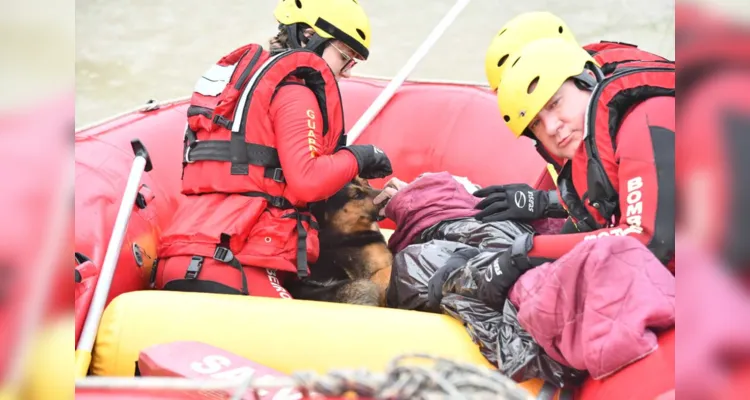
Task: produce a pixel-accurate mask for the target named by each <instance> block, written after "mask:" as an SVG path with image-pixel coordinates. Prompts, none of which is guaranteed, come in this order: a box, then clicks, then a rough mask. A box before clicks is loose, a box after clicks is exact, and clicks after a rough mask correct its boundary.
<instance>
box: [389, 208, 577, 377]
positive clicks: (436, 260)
mask: <svg viewBox="0 0 750 400" xmlns="http://www.w3.org/2000/svg"><path fill="white" fill-rule="evenodd" d="M529 231H531V228H530V227H528V226H527V225H523V224H517V223H515V222H507V221H503V222H495V223H489V224H487V223H484V224H483V223H481V222H479V221H476V220H475V219H473V218H466V219H460V220H452V221H446V222H443V223H440V224H437V225H436V226H434V227H432V228H429V229H428V230H426V231H425V232H423V233H422V239H425V240H426V242H424V243H420V244H412V245H410V246H408V247H406V248H405V249H404V250H402V251H401V252H399V253H397V254H396V255H395V257H394V261H393V268H392V270H391V282H390V285H389V287H388V291H387V295H386V296H387V303H388V306H389V307H393V308H401V309H408V310H418V311H432V310H429V309H428V307H427V291H428V284H429V280H430V278H431V277H432V275H434V274H435V272H436V271H437V270H438V269H439V268H440V267H442V266H443V265H445V263H446V262H447V261H448V259H450V258H451V256H452V255H453V253H455V252H457V251H460V250H463V249H467V248H470V247H472V246H470V245H468V244H464V243H469V244H471V245H473V246H474V247H479V248H482V247H484V248H485V249H486V250H484V251H481V252H480V253H479V254H478V255H477V256H475V257H473V258H471V259H470V260H469V261H468V262H467V264H466V266H464V267H463V268H459V269H457V270H456V271H454V272H453V273H452V274H451V275H450V276H449V277H448V279H447V280H446V282H445V284H444V285H443V299H442V302H441V304H440V307H441V311H442V312H444V313H446V314H448V315H450V316H452V317H453V318H456V319H457V320H459V321H461V322H462V323H463V324H464V325H465V326H466V329H467V331H468V333H469V335H470V336H471V338H472V340H473V341H474V342H475V343H476V344H477V345H478V346H479V349H480V352H481V353H482V355H484V357H485V358H487V360H489V361H490V362H491V363H493V364H495V365H497V366H498V367H499V368H500V370H502V371H503V372H504V373H505V374H507V375H508V376H511V377H512V378H513V379H514V380H516V381H518V382H520V381H523V380H527V379H530V378H535V377H538V378H542V379H544V380H546V381H548V382H550V383H553V384H555V385H557V386H559V387H562V386H563V385H567V384H572V383H574V382H575V383H577V382H578V381H579V380H580V379H581V378H582V377H583V376H585V373H584V372H580V371H577V370H574V369H571V368H568V367H565V366H562V365H561V364H559V363H557V362H556V361H555V360H553V359H551V358H550V357H549V356H547V355H546V354H545V353H544V351H543V349H541V348H540V347H539V345H538V344H536V342H534V340H533V338H532V337H531V336H530V335H529V334H528V332H526V331H525V330H523V328H522V327H521V326H520V325H519V324H518V319H517V317H516V311H515V308H514V307H513V305H512V304H511V303H510V302H506V305H505V310H504V313H500V312H498V311H495V310H494V309H492V308H490V307H488V306H486V305H485V304H484V303H482V302H481V301H479V300H478V299H477V298H476V297H477V296H476V292H477V285H476V282H475V281H474V277H473V275H472V270H474V269H476V270H478V271H479V272H481V273H483V272H484V271H485V270H486V269H487V267H488V266H489V265H491V264H492V261H493V260H494V259H495V258H496V257H497V256H498V254H499V251H502V250H504V249H506V248H508V247H510V245H511V244H512V243H513V241H514V240H515V238H516V236H518V235H521V234H523V233H525V232H529ZM430 238H432V239H433V240H430ZM434 239H437V240H434ZM440 239H449V240H440ZM509 307H510V308H509Z"/></svg>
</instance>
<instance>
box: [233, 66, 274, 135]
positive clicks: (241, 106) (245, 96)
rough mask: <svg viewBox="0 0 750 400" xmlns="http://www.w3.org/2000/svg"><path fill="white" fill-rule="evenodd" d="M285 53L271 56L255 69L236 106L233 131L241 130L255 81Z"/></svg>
mask: <svg viewBox="0 0 750 400" xmlns="http://www.w3.org/2000/svg"><path fill="white" fill-rule="evenodd" d="M285 54H286V52H283V53H279V54H277V55H275V56H272V57H269V58H268V59H267V60H266V61H265V62H264V63H263V65H261V66H260V68H258V70H257V71H255V73H254V74H253V77H252V78H250V81H249V82H248V83H247V85H246V86H245V90H243V91H242V95H241V96H240V100H239V102H238V103H237V108H236V111H235V114H234V118H233V119H232V121H233V123H232V132H239V131H240V125H241V123H242V113H243V111H244V110H245V107H247V102H248V101H249V100H250V99H249V96H250V94H251V93H250V91H251V90H252V89H253V87H254V86H255V82H256V81H257V80H258V78H260V76H261V75H263V74H265V72H266V70H267V69H268V68H269V66H270V65H271V63H273V62H274V60H276V59H277V58H279V57H280V56H283V55H285Z"/></svg>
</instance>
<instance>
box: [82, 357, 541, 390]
mask: <svg viewBox="0 0 750 400" xmlns="http://www.w3.org/2000/svg"><path fill="white" fill-rule="evenodd" d="M284 388H285V389H287V391H286V393H287V394H288V395H292V391H294V390H296V391H298V392H300V393H301V394H302V395H303V396H305V397H306V398H315V397H316V396H318V397H320V396H326V397H344V396H348V395H351V394H356V395H357V396H360V397H362V398H374V399H393V400H397V399H425V400H432V399H437V398H451V399H482V398H491V399H501V400H532V399H533V397H532V396H531V394H529V393H528V392H527V391H526V390H524V389H523V388H521V387H520V386H518V385H517V383H516V382H514V381H513V380H511V379H510V378H508V377H506V376H505V375H503V374H501V373H500V372H498V371H496V370H490V369H488V368H484V367H480V366H476V365H472V364H468V363H464V362H456V361H453V360H449V359H446V358H442V357H434V356H429V355H425V354H408V355H403V356H399V357H396V358H394V359H393V360H392V361H391V362H390V363H389V364H388V366H387V367H386V370H385V372H381V373H377V372H372V371H367V370H365V369H356V370H350V369H342V370H332V371H330V372H328V373H327V374H318V373H315V372H307V371H303V372H296V373H293V374H292V375H291V376H289V377H271V376H262V377H251V378H249V379H248V378H240V379H232V380H218V379H187V378H165V377H138V378H123V377H87V378H83V379H77V380H76V389H110V390H111V389H144V390H149V389H150V390H178V391H201V392H204V393H206V392H207V391H210V392H212V393H214V394H217V392H216V391H217V390H223V391H229V393H233V396H232V397H231V398H232V399H233V400H239V399H246V398H247V395H248V391H250V392H251V393H252V394H253V397H254V398H255V399H260V398H261V397H262V396H264V393H263V392H264V391H265V390H268V389H277V390H278V389H284Z"/></svg>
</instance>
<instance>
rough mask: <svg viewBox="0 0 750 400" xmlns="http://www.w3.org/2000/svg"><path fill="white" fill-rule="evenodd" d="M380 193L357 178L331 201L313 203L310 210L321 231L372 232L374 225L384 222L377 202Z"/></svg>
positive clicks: (342, 232)
mask: <svg viewBox="0 0 750 400" xmlns="http://www.w3.org/2000/svg"><path fill="white" fill-rule="evenodd" d="M380 192H381V191H380V190H377V189H374V188H373V187H372V186H370V184H369V183H368V182H367V181H366V180H365V179H362V178H359V177H356V178H354V179H353V180H352V181H351V182H349V183H347V184H346V186H344V187H343V188H342V189H341V190H339V191H338V192H336V194H334V195H333V196H331V197H330V198H328V199H326V200H323V201H319V202H316V203H313V204H310V211H311V212H312V214H313V216H314V217H315V219H316V220H317V221H318V224H319V225H320V228H321V230H323V229H326V230H331V231H336V232H338V233H340V234H351V233H355V232H362V231H371V230H373V226H374V225H373V224H374V223H375V222H377V221H380V220H381V219H382V218H381V217H380V216H379V215H378V211H379V210H380V207H378V206H376V205H375V204H374V203H373V200H374V199H375V196H377V195H378V194H380Z"/></svg>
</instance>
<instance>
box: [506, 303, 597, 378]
mask: <svg viewBox="0 0 750 400" xmlns="http://www.w3.org/2000/svg"><path fill="white" fill-rule="evenodd" d="M502 320H503V321H502V323H501V325H500V335H499V339H500V364H499V365H500V367H499V368H500V369H502V370H503V371H504V372H505V374H506V375H508V376H510V377H511V378H512V379H513V380H514V381H516V382H522V381H525V380H527V379H531V378H542V379H544V380H545V381H547V382H549V383H552V384H554V385H556V386H558V387H564V386H578V385H580V384H581V383H583V380H584V379H585V378H586V376H588V373H587V372H586V371H580V370H577V369H575V368H571V367H568V366H565V365H562V364H560V363H558V362H557V361H555V360H553V359H552V358H551V357H550V356H549V355H547V353H545V352H544V349H542V348H541V347H540V346H539V345H538V344H537V343H536V342H535V341H534V338H533V337H531V335H530V334H529V333H528V332H526V330H524V329H523V327H521V325H520V324H519V323H518V315H517V311H516V307H515V306H513V303H511V302H510V300H506V301H505V306H504V307H503V316H502Z"/></svg>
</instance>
